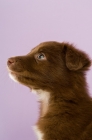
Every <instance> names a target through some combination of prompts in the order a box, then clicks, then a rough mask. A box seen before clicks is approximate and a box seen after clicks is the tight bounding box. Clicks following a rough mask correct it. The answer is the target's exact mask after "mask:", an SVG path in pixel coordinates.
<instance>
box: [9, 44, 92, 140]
mask: <svg viewBox="0 0 92 140" xmlns="http://www.w3.org/2000/svg"><path fill="white" fill-rule="evenodd" d="M7 65H8V70H9V74H10V76H11V78H12V79H13V80H15V81H18V82H20V83H22V84H24V85H26V86H28V87H29V88H31V89H32V90H35V91H36V92H37V94H38V96H39V101H40V105H41V107H40V117H39V120H38V122H37V124H36V126H35V130H36V132H37V135H38V139H39V140H92V101H91V98H90V96H89V93H88V89H87V84H86V80H85V71H86V70H88V68H89V66H90V65H91V61H90V59H89V57H88V56H87V55H86V54H85V53H84V52H82V51H80V50H78V49H76V48H74V46H73V45H71V44H68V43H58V42H44V43H41V44H40V45H38V46H37V47H36V48H34V49H33V50H32V51H31V52H30V53H28V54H27V55H25V56H17V57H12V58H9V59H8V62H7Z"/></svg>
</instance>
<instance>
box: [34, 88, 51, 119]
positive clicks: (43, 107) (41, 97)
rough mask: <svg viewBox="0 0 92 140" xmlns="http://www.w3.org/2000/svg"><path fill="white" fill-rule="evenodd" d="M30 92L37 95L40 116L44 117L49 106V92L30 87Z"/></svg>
mask: <svg viewBox="0 0 92 140" xmlns="http://www.w3.org/2000/svg"><path fill="white" fill-rule="evenodd" d="M32 92H33V93H35V94H37V96H38V101H39V102H40V115H41V117H44V116H45V114H46V113H47V111H48V108H49V101H50V93H49V92H47V91H44V90H41V89H37V90H34V89H32Z"/></svg>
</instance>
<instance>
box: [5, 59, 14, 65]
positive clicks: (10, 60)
mask: <svg viewBox="0 0 92 140" xmlns="http://www.w3.org/2000/svg"><path fill="white" fill-rule="evenodd" d="M15 62H16V61H15V59H14V58H9V59H8V61H7V65H8V66H10V65H12V64H14V63H15Z"/></svg>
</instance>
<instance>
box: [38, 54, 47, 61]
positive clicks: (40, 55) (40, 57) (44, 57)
mask: <svg viewBox="0 0 92 140" xmlns="http://www.w3.org/2000/svg"><path fill="white" fill-rule="evenodd" d="M37 59H38V60H46V56H45V54H44V53H39V54H38V55H37Z"/></svg>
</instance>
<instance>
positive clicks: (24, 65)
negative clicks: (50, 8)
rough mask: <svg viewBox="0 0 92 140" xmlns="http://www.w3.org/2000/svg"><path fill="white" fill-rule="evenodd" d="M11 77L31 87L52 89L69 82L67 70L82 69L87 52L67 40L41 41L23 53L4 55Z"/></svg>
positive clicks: (76, 70)
mask: <svg viewBox="0 0 92 140" xmlns="http://www.w3.org/2000/svg"><path fill="white" fill-rule="evenodd" d="M7 65H8V70H9V74H10V76H11V78H12V79H13V80H15V81H18V82H20V83H22V84H24V85H26V86H28V87H30V88H33V89H47V90H48V89H52V88H54V87H55V85H61V86H67V85H68V84H70V83H71V76H70V73H71V72H72V73H76V72H78V71H85V70H87V69H88V68H89V66H90V65H91V61H90V59H89V58H88V56H87V55H86V54H85V53H84V52H82V51H80V50H78V49H76V48H74V47H73V45H71V44H68V43H58V42H44V43H41V44H39V45H38V46H37V47H35V48H34V49H32V51H31V52H30V53H28V54H27V55H25V56H17V57H12V58H9V59H8V62H7Z"/></svg>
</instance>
